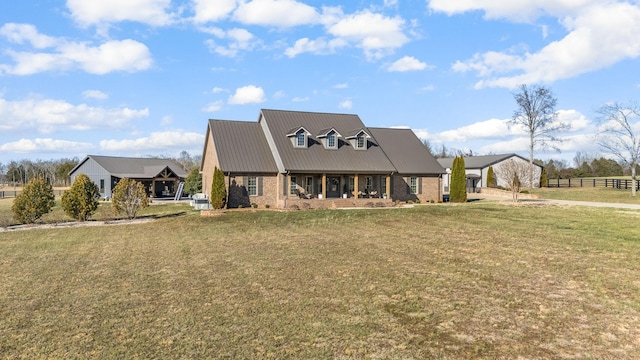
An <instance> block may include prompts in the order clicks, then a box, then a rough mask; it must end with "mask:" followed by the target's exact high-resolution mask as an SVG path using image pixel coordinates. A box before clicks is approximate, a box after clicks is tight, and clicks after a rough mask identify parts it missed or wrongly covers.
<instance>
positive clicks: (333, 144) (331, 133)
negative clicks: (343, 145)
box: [317, 128, 342, 150]
mask: <svg viewBox="0 0 640 360" xmlns="http://www.w3.org/2000/svg"><path fill="white" fill-rule="evenodd" d="M317 137H318V140H320V142H321V143H322V145H324V148H325V149H331V150H337V149H338V139H339V138H341V137H342V135H340V133H339V132H338V131H336V129H335V128H328V129H324V130H321V131H320V133H319V134H318V135H317Z"/></svg>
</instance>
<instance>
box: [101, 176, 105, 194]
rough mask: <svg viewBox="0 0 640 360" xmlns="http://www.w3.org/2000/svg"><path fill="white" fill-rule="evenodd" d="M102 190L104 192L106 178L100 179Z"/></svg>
mask: <svg viewBox="0 0 640 360" xmlns="http://www.w3.org/2000/svg"><path fill="white" fill-rule="evenodd" d="M100 192H101V193H103V194H104V179H100Z"/></svg>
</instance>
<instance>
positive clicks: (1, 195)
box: [0, 190, 65, 199]
mask: <svg viewBox="0 0 640 360" xmlns="http://www.w3.org/2000/svg"><path fill="white" fill-rule="evenodd" d="M21 192H22V191H21V190H0V199H5V198H14V197H16V196H18V194H20V193H21ZM63 192H65V190H53V195H55V196H62V193H63Z"/></svg>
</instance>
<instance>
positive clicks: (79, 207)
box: [62, 174, 100, 221]
mask: <svg viewBox="0 0 640 360" xmlns="http://www.w3.org/2000/svg"><path fill="white" fill-rule="evenodd" d="M99 197H100V190H99V189H98V185H96V184H95V183H94V182H93V181H91V179H89V177H88V176H87V175H85V174H80V175H78V176H77V177H76V179H75V180H74V181H73V185H71V189H69V190H67V191H65V192H64V193H63V194H62V209H63V210H64V212H65V214H67V215H69V216H70V217H72V218H74V219H75V220H77V221H85V220H87V219H89V217H90V216H91V215H93V213H94V212H95V211H96V210H97V209H98V198H99Z"/></svg>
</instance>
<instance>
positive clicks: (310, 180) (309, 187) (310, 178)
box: [304, 176, 313, 195]
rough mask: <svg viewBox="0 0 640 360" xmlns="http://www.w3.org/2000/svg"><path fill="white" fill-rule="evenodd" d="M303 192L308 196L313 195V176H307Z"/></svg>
mask: <svg viewBox="0 0 640 360" xmlns="http://www.w3.org/2000/svg"><path fill="white" fill-rule="evenodd" d="M304 192H305V193H307V194H308V195H311V194H313V176H307V178H306V181H305V186H304Z"/></svg>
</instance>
